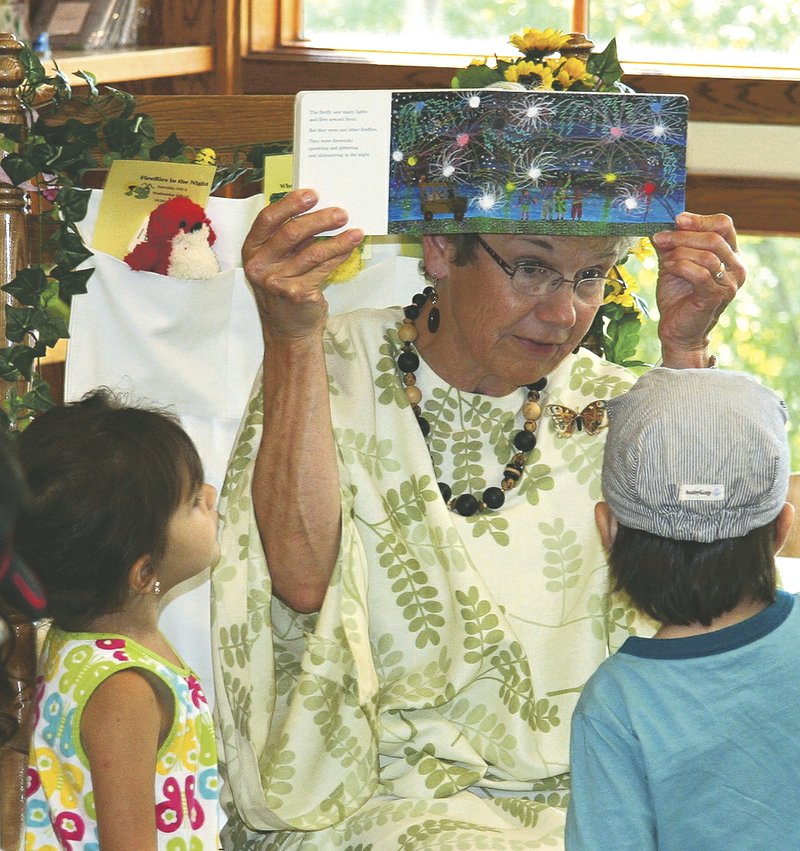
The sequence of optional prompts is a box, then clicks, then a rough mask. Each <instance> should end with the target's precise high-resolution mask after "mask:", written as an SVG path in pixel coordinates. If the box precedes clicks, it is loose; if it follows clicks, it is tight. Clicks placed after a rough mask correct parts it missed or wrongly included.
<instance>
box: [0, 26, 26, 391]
mask: <svg viewBox="0 0 800 851" xmlns="http://www.w3.org/2000/svg"><path fill="white" fill-rule="evenodd" d="M21 50H22V44H21V43H20V42H19V41H17V39H16V38H14V36H13V35H10V34H9V33H0V123H2V124H18V125H20V126H23V127H24V126H25V124H26V121H25V112H24V110H23V108H22V105H21V104H20V102H19V99H18V98H17V93H16V89H17V86H19V84H20V83H21V82H22V80H23V79H24V72H23V69H22V65H21V63H20V60H19V53H20V51H21ZM0 156H2V154H0ZM0 164H1V163H0ZM26 205H27V198H26V196H25V193H24V192H23V190H22V189H20V188H19V187H18V186H12V185H11V184H10V183H0V286H3V285H5V284H7V283H8V282H9V281H11V280H13V279H14V278H15V277H16V274H17V271H18V270H19V269H23V268H25V267H26V266H27V265H28V239H27V227H26V224H25V208H26ZM10 303H11V296H9V295H8V294H7V293H4V294H3V299H2V307H3V309H2V311H0V345H8V343H7V341H6V334H5V330H6V312H5V305H6V304H10ZM8 390H9V385H8V383H7V382H5V381H2V380H0V398H3V399H4V398H5V397H6V393H7V392H8Z"/></svg>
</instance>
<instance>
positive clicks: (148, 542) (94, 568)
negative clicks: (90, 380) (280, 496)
mask: <svg viewBox="0 0 800 851" xmlns="http://www.w3.org/2000/svg"><path fill="white" fill-rule="evenodd" d="M19 449H20V458H21V461H22V466H23V468H24V470H25V473H26V475H27V478H28V483H29V486H30V490H31V494H32V499H31V504H30V506H29V508H28V509H27V510H26V511H25V512H24V514H23V516H22V517H21V519H20V523H19V526H18V530H17V548H18V550H19V552H20V554H21V555H22V556H23V557H24V558H25V559H26V560H27V561H28V563H29V564H30V566H31V567H32V568H33V569H34V570H35V571H36V572H37V574H38V575H39V576H40V577H41V580H42V582H43V584H44V586H45V591H46V594H47V600H48V611H47V613H48V615H49V616H50V617H52V619H53V625H52V627H51V629H50V632H49V635H48V637H47V640H46V642H45V646H44V650H43V653H42V658H41V661H40V676H39V678H38V680H37V690H36V701H35V708H34V735H33V742H32V745H31V755H30V770H29V787H28V806H27V815H26V830H27V836H26V847H27V848H36V849H40V851H43V850H46V851H56V849H62V848H63V849H70V851H76V849H86V851H89V849H91V851H97V849H99V848H102V849H103V851H122V849H125V851H130V849H131V848H134V847H135V848H136V849H137V851H155V849H170V851H180V849H187V851H188V849H192V851H194V849H201V848H202V849H207V848H210V849H216V848H218V844H217V799H218V774H217V758H216V748H215V743H214V731H213V727H212V721H211V716H210V713H209V710H208V706H207V704H206V699H205V697H204V695H203V691H202V689H201V687H200V684H199V682H198V681H197V679H196V678H195V676H194V675H193V673H192V671H191V670H189V669H188V668H187V667H186V666H185V664H184V663H183V661H182V660H181V659H180V657H179V656H178V655H177V653H176V652H175V650H174V649H173V648H172V646H171V645H170V643H169V642H168V641H167V640H166V638H165V637H164V636H163V635H162V634H161V632H159V629H158V602H159V595H162V594H164V593H166V592H167V591H169V590H170V589H171V588H172V587H173V586H175V585H177V584H178V583H179V582H182V581H183V580H185V579H188V578H189V577H191V576H194V575H195V574H197V573H198V572H200V571H201V570H203V568H205V567H208V565H209V564H211V563H212V562H213V561H214V560H216V558H217V557H218V554H219V548H218V545H217V512H216V508H215V499H216V494H215V492H214V489H213V488H212V487H211V486H210V485H206V484H203V469H202V464H201V462H200V458H199V456H198V454H197V451H196V449H195V447H194V445H193V444H192V442H191V440H190V438H189V437H188V436H187V435H186V433H185V432H184V431H183V430H182V429H181V427H180V426H179V425H178V424H177V422H175V421H174V420H173V419H171V418H170V417H168V416H166V415H164V414H161V413H157V412H154V411H148V410H142V409H139V408H131V407H124V406H121V405H119V404H117V403H116V402H115V401H114V400H113V398H112V397H111V396H110V395H108V394H107V393H105V392H96V393H94V394H90V395H89V396H88V397H86V398H85V399H84V400H83V401H81V402H77V403H75V404H71V405H67V406H65V407H61V408H53V409H51V410H49V411H47V412H46V413H45V414H43V415H42V416H40V417H39V418H37V419H36V420H35V421H34V422H33V423H32V424H31V425H30V426H29V427H28V428H27V429H26V430H25V431H24V432H23V433H22V434H21V435H20V438H19Z"/></svg>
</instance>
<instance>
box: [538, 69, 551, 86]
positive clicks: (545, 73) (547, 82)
mask: <svg viewBox="0 0 800 851" xmlns="http://www.w3.org/2000/svg"><path fill="white" fill-rule="evenodd" d="M540 76H541V82H540V83H539V88H540V89H552V88H553V71H552V69H551V68H544V67H543V68H542V70H541V74H540Z"/></svg>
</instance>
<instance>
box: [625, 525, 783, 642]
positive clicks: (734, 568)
mask: <svg viewBox="0 0 800 851" xmlns="http://www.w3.org/2000/svg"><path fill="white" fill-rule="evenodd" d="M774 547H775V524H774V523H769V524H767V525H766V526H761V527H759V528H757V529H753V530H752V531H751V532H748V534H746V535H744V536H743V537H741V538H724V539H722V540H719V541H712V542H711V543H707V544H704V543H698V542H697V541H675V540H671V539H669V538H662V537H660V536H658V535H652V534H651V533H650V532H643V531H641V530H640V529H631V528H629V527H627V526H622V525H620V526H619V529H618V531H617V536H616V538H615V540H614V544H613V546H612V548H611V552H610V553H609V565H610V568H611V579H612V583H613V584H614V586H615V589H616V590H618V591H624V592H625V593H626V594H628V596H629V597H630V598H631V600H632V602H633V604H634V605H635V606H636V607H637V608H638V609H639V610H640V611H643V612H645V613H646V614H648V615H649V616H650V617H651V618H653V619H655V620H657V621H659V622H661V623H664V624H676V625H688V624H691V623H701V624H703V625H704V626H708V625H709V624H710V623H711V621H712V620H713V619H714V618H717V617H719V616H720V615H721V614H724V613H725V612H729V611H730V610H731V609H733V608H735V607H736V606H737V605H739V603H742V602H748V601H750V602H763V603H765V604H767V605H768V604H769V603H772V602H773V601H774V599H775V587H776V580H775V559H774V552H775V549H774Z"/></svg>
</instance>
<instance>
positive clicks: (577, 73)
mask: <svg viewBox="0 0 800 851" xmlns="http://www.w3.org/2000/svg"><path fill="white" fill-rule="evenodd" d="M561 71H562V72H563V73H565V74H567V75H569V76H570V77H572V79H573V80H580V79H581V78H582V77H583V76H585V74H586V63H585V62H584V61H583V60H582V59H578V57H577V56H570V57H569V59H565V60H564V64H563V65H562V66H561Z"/></svg>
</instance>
